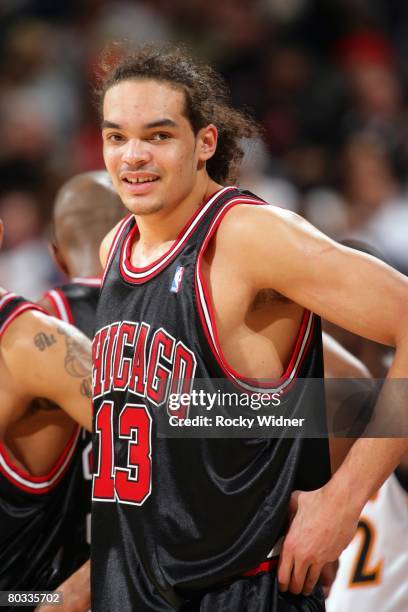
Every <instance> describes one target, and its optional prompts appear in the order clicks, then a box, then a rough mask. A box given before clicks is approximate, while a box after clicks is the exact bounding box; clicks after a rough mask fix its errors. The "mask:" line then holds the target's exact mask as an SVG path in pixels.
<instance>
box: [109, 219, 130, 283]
mask: <svg viewBox="0 0 408 612" xmlns="http://www.w3.org/2000/svg"><path fill="white" fill-rule="evenodd" d="M132 219H133V215H132V214H131V213H130V214H129V215H127V216H126V217H125V218H124V219H123V220H122V221H121V222H120V224H119V227H118V229H117V232H116V234H115V235H114V237H113V240H112V242H111V245H110V247H109V251H108V257H107V259H106V263H105V269H104V271H103V276H102V283H101V285H103V283H104V282H105V276H106V274H107V272H108V270H109V266H110V264H111V262H112V259H113V257H114V255H115V252H116V247H117V245H118V242H119V240H120V238H121V236H122V234H123V231H124V229H125V227H126V225H127V224H128V223H129V222H130V221H131V220H132Z"/></svg>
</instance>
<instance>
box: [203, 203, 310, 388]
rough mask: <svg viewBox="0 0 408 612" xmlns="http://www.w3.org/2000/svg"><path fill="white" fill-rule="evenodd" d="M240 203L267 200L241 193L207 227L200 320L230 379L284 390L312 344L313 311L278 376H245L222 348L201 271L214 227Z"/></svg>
mask: <svg viewBox="0 0 408 612" xmlns="http://www.w3.org/2000/svg"><path fill="white" fill-rule="evenodd" d="M239 204H255V205H261V206H265V203H264V202H262V201H259V200H255V199H253V198H250V197H249V196H248V197H247V196H239V197H237V198H234V199H232V200H230V201H229V202H227V203H226V204H225V206H224V207H223V208H221V210H220V211H219V212H218V214H217V215H216V216H215V218H214V219H213V221H212V223H211V225H210V227H209V229H208V232H207V234H206V236H205V238H204V241H203V244H202V245H201V248H200V251H199V253H198V257H197V263H196V272H195V292H196V298H197V306H198V314H199V316H200V320H201V324H202V327H203V330H204V334H205V337H206V339H207V342H208V344H209V347H210V349H211V351H212V353H213V354H214V357H215V359H216V360H217V362H218V363H219V365H220V366H221V368H222V370H223V371H224V373H225V374H226V375H227V377H228V378H229V379H231V380H232V381H233V382H235V383H237V384H239V386H240V387H242V388H244V389H245V390H246V391H249V392H253V391H263V392H266V391H268V392H276V391H283V390H287V389H289V387H290V386H291V384H292V381H293V380H294V379H295V378H296V375H297V372H298V371H299V368H300V366H301V364H302V362H303V359H304V357H305V355H306V353H307V349H308V348H309V345H310V341H311V338H312V333H313V327H314V317H313V314H312V313H311V312H310V311H308V310H305V311H304V312H303V316H302V321H301V324H300V327H299V331H298V335H297V338H296V341H295V344H294V347H293V349H292V354H291V357H290V360H289V363H288V365H287V366H286V368H285V370H284V372H283V374H282V376H281V377H280V378H279V379H277V380H271V381H269V382H267V383H264V382H260V381H258V380H256V379H252V378H248V377H246V376H242V375H241V374H239V373H238V372H237V371H236V370H234V368H233V367H232V366H231V365H230V364H229V363H228V362H227V360H226V359H225V356H224V354H223V352H222V349H221V345H220V341H219V336H218V330H217V326H216V322H215V316H214V312H213V307H212V301H211V296H210V294H209V291H208V288H207V285H206V282H205V280H204V277H203V275H202V272H201V267H200V266H201V261H202V258H203V255H204V253H205V251H206V249H207V246H208V243H209V242H210V240H211V238H212V236H213V235H214V233H215V231H216V230H217V228H218V226H219V224H220V223H221V221H222V219H223V218H224V216H225V215H226V214H227V212H228V211H229V210H230V209H231V208H233V207H234V206H237V205H239Z"/></svg>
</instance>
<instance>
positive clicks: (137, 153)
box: [122, 138, 151, 166]
mask: <svg viewBox="0 0 408 612" xmlns="http://www.w3.org/2000/svg"><path fill="white" fill-rule="evenodd" d="M122 159H123V161H124V162H125V163H126V164H128V165H130V166H131V165H135V164H139V165H140V164H145V163H147V162H149V161H150V159H151V154H150V151H149V148H148V143H147V142H144V141H143V140H140V139H138V138H131V139H129V140H128V141H127V143H126V145H125V147H124V150H123V156H122Z"/></svg>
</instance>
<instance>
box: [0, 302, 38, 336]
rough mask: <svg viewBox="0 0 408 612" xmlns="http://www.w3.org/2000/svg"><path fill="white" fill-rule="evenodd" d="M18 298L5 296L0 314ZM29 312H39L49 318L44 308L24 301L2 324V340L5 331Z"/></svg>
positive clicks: (0, 326)
mask: <svg viewBox="0 0 408 612" xmlns="http://www.w3.org/2000/svg"><path fill="white" fill-rule="evenodd" d="M16 297H17V296H16V295H15V294H14V293H7V294H6V295H5V296H3V297H2V298H1V300H0V312H1V310H2V309H3V308H5V307H6V306H7V304H9V303H10V302H11V301H12V300H13V299H14V298H16ZM28 310H37V311H38V312H42V313H43V314H46V315H48V316H49V313H48V312H46V311H45V310H44V308H41V306H38V305H37V304H33V303H32V302H26V301H23V302H22V303H21V304H20V305H19V306H17V308H15V309H14V310H13V311H12V312H11V313H10V314H9V315H8V316H7V317H6V318H5V319H4V321H3V322H2V323H1V325H0V340H1V338H2V336H3V334H4V333H5V331H6V330H7V328H8V327H9V325H11V323H12V322H13V321H14V320H15V319H17V317H19V316H20V315H22V314H23V313H24V312H27V311H28Z"/></svg>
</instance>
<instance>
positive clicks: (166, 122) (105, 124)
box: [101, 119, 178, 130]
mask: <svg viewBox="0 0 408 612" xmlns="http://www.w3.org/2000/svg"><path fill="white" fill-rule="evenodd" d="M158 127H174V128H177V127H178V123H176V122H175V121H173V119H158V120H157V121H152V122H151V123H145V125H144V126H143V129H145V130H151V129H152V128H158ZM101 128H102V129H103V130H105V129H107V128H113V129H116V130H120V129H122V128H121V127H120V125H119V124H118V123H113V122H112V121H107V120H106V119H104V120H103V121H102V124H101Z"/></svg>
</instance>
